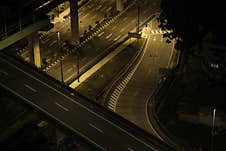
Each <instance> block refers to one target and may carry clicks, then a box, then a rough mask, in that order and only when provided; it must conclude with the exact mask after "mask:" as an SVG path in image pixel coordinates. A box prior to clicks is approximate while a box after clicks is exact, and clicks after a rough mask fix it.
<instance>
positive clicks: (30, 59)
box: [27, 34, 34, 63]
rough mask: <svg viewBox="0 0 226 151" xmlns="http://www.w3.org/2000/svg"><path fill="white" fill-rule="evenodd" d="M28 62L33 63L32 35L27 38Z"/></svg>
mask: <svg viewBox="0 0 226 151" xmlns="http://www.w3.org/2000/svg"><path fill="white" fill-rule="evenodd" d="M27 41H28V49H29V62H30V63H34V49H33V34H32V35H30V36H28V38H27Z"/></svg>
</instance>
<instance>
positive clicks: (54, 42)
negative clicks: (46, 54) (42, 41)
mask: <svg viewBox="0 0 226 151" xmlns="http://www.w3.org/2000/svg"><path fill="white" fill-rule="evenodd" d="M56 42H57V40H54V41H53V42H51V43H50V44H49V46H50V47H51V46H52V45H54V44H56Z"/></svg>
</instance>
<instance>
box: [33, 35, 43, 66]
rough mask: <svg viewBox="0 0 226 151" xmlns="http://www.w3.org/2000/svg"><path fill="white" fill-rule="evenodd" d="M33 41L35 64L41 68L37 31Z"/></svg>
mask: <svg viewBox="0 0 226 151" xmlns="http://www.w3.org/2000/svg"><path fill="white" fill-rule="evenodd" d="M32 41H33V53H34V64H35V66H36V67H38V68H41V55H40V43H39V37H38V32H37V31H36V32H34V33H33V35H32Z"/></svg>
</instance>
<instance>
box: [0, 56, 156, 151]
mask: <svg viewBox="0 0 226 151" xmlns="http://www.w3.org/2000/svg"><path fill="white" fill-rule="evenodd" d="M2 61H5V62H6V63H8V64H9V65H10V66H12V67H14V68H16V69H17V70H19V71H21V72H22V73H24V74H26V75H27V76H29V77H30V78H32V79H34V80H36V81H38V82H40V83H42V84H43V85H45V86H46V87H48V88H50V89H52V90H53V91H55V92H57V93H58V94H60V95H62V96H64V97H65V98H67V99H68V100H70V101H71V102H73V103H75V104H77V105H78V106H80V107H82V108H83V109H86V110H87V111H88V112H90V113H92V114H93V115H95V116H97V117H99V118H100V119H102V120H104V121H106V122H108V123H109V124H111V125H112V126H114V127H115V128H117V129H119V130H121V131H122V132H124V133H126V134H127V135H128V136H130V137H132V138H133V139H135V140H136V141H138V142H140V143H142V144H144V145H145V146H147V147H148V148H151V149H154V148H153V146H151V145H150V144H147V143H146V142H144V141H143V140H141V139H139V138H137V137H136V136H135V135H134V134H131V133H129V132H128V131H127V130H126V129H123V128H121V127H120V126H118V125H117V124H115V123H113V122H112V121H109V120H108V119H106V118H105V117H103V116H101V115H100V114H97V113H96V112H94V111H93V110H91V109H89V108H88V107H86V106H85V105H83V104H81V103H79V102H77V101H75V100H74V99H72V98H71V97H69V96H67V95H66V94H64V93H62V92H60V91H59V90H57V89H55V88H54V87H52V86H50V85H49V84H47V83H45V82H43V81H41V80H39V79H37V78H36V77H34V76H33V75H31V74H30V73H27V72H25V71H23V70H22V69H20V68H18V67H17V66H15V65H14V64H12V63H10V62H9V61H7V60H6V59H3V58H2ZM0 85H2V86H3V87H4V88H6V89H7V90H9V91H10V92H12V93H14V94H16V95H17V96H19V97H21V98H23V99H25V100H26V101H27V102H30V103H31V104H32V105H33V106H35V107H37V108H38V109H40V110H41V111H43V112H45V113H46V114H48V115H50V116H51V117H53V118H54V119H56V120H57V121H59V120H58V119H57V118H55V117H54V116H53V115H51V114H50V113H49V112H48V111H45V110H44V109H42V108H40V107H39V106H38V105H36V104H34V103H33V102H32V101H30V100H28V99H26V98H25V97H23V96H22V95H20V94H18V93H17V92H16V91H15V90H12V89H10V88H8V87H7V86H6V85H4V84H2V83H0ZM59 122H61V123H63V124H64V125H66V126H67V127H69V128H71V129H72V130H74V131H75V132H77V133H79V134H81V135H82V136H83V137H85V138H87V139H88V140H89V141H90V142H93V143H94V144H96V145H97V146H98V147H100V148H102V149H103V147H102V146H100V145H99V144H97V143H95V142H94V141H93V140H91V139H89V138H88V137H86V136H85V135H83V134H82V133H81V132H79V131H77V130H75V129H74V128H72V127H71V126H70V125H68V124H66V123H65V122H63V121H59Z"/></svg>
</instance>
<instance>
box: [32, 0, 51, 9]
mask: <svg viewBox="0 0 226 151" xmlns="http://www.w3.org/2000/svg"><path fill="white" fill-rule="evenodd" d="M52 1H53V0H49V1H48V2H46V3H44V4H42V5H41V6H39V7H38V8H36V9H35V10H36V11H37V10H39V9H40V8H42V7H44V6H46V5H48V4H49V3H51V2H52Z"/></svg>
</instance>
